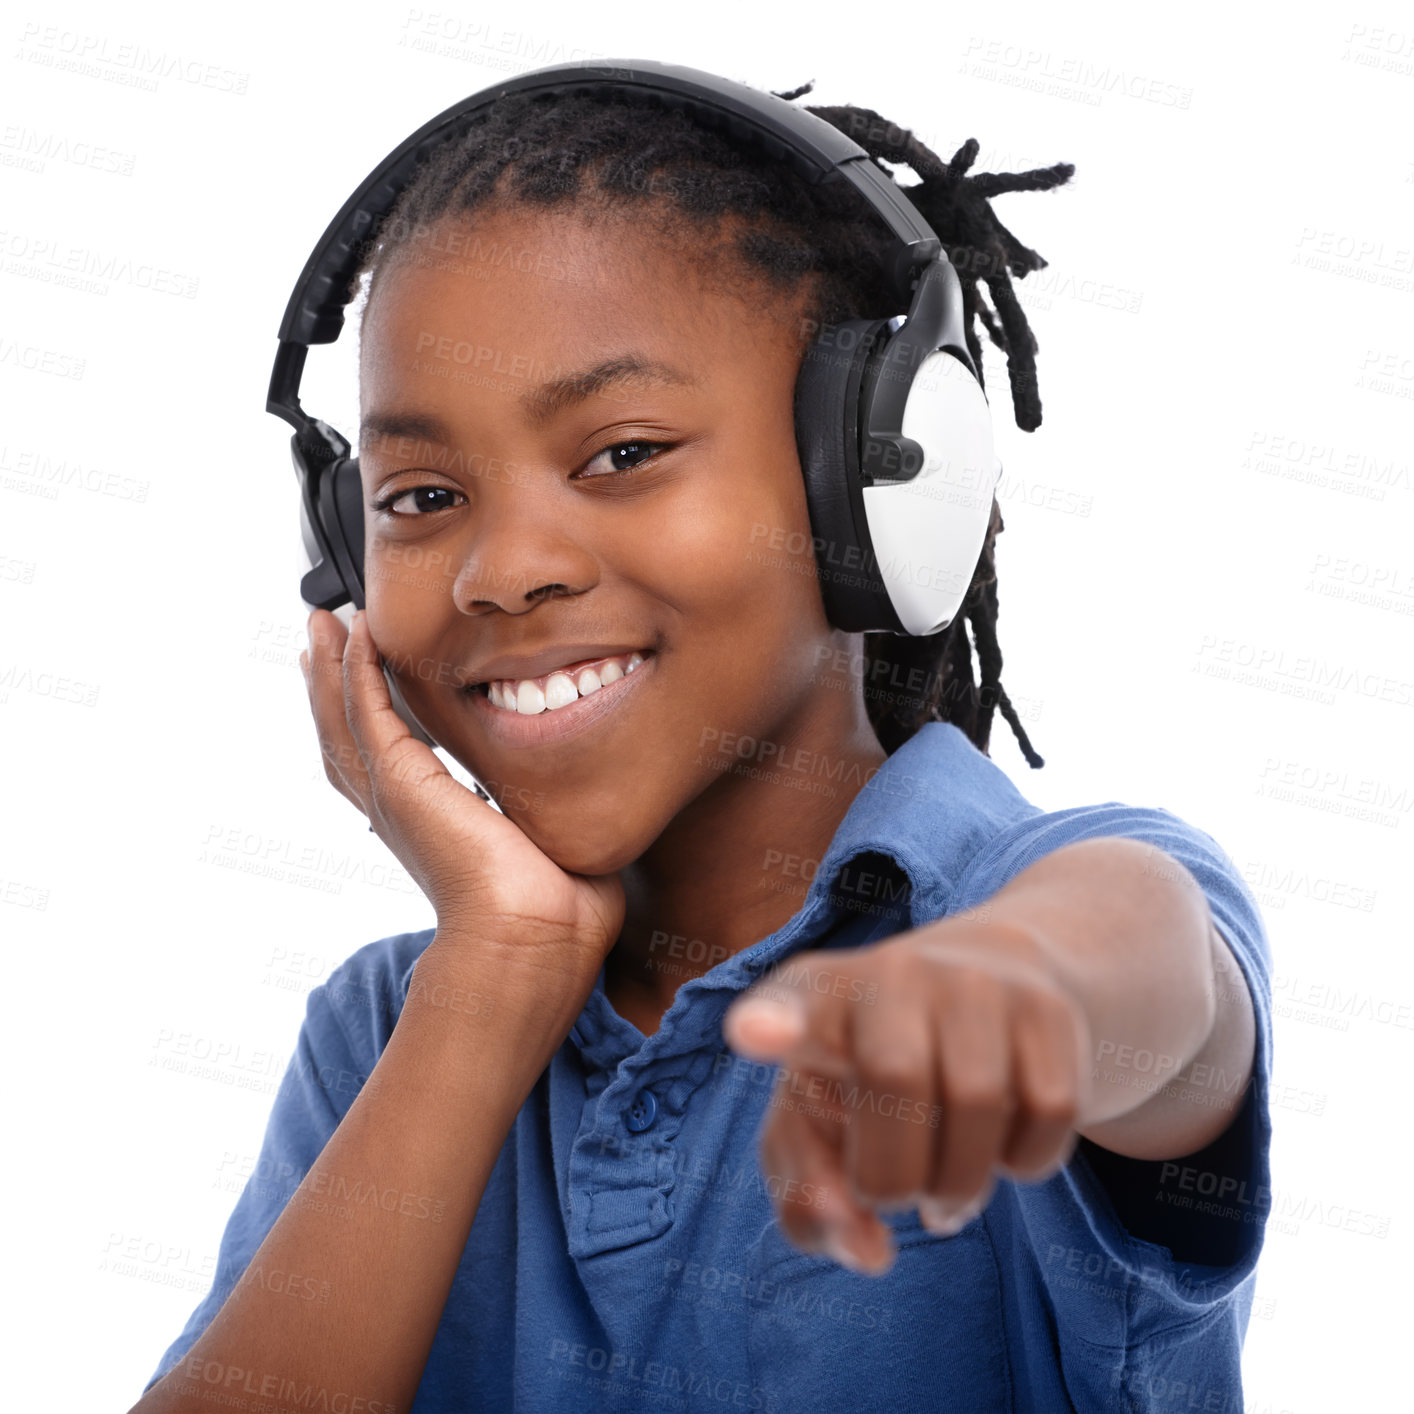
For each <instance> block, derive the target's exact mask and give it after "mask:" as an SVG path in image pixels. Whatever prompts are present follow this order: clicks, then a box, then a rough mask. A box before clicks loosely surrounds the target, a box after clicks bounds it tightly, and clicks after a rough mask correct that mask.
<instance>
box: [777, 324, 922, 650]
mask: <svg viewBox="0 0 1414 1414" xmlns="http://www.w3.org/2000/svg"><path fill="white" fill-rule="evenodd" d="M887 328H888V320H886V319H847V320H843V321H842V322H841V323H839V324H832V325H828V326H826V327H825V328H824V329H822V330H821V331H820V333H819V335H818V336H817V337H816V339H815V340H814V342H813V343H812V344H811V345H810V347H809V348H808V349H807V350H806V352H805V357H804V359H803V360H802V362H801V365H800V372H799V373H798V375H797V376H796V381H795V440H796V450H797V451H798V453H799V455H800V469H801V473H802V475H803V477H804V479H805V501H806V506H807V508H808V510H809V513H810V529H811V533H812V535H813V537H814V542H815V560H816V567H817V570H818V572H819V579H820V593H821V596H822V598H823V600H824V603H825V616H826V618H827V619H828V620H829V621H830V623H831V624H833V625H834V626H835V627H836V628H841V629H844V630H846V631H847V632H859V631H861V630H865V629H876V628H890V629H897V628H898V627H899V625H898V621H897V618H896V617H895V615H894V614H893V610H892V607H891V605H890V603H889V599H888V595H887V593H886V591H885V589H884V585H883V582H882V580H881V579H880V578H879V572H878V566H877V564H876V562H875V558H874V551H873V546H872V544H871V543H870V539H869V526H868V522H867V521H866V519H865V515H864V501H863V497H862V494H861V493H862V486H861V483H860V475H859V388H860V382H861V379H862V377H863V372H864V367H865V365H866V363H867V362H868V358H869V355H870V353H871V352H872V351H873V349H874V347H875V345H876V343H877V342H878V340H879V339H880V337H881V336H882V335H884V334H885V332H886V331H887Z"/></svg>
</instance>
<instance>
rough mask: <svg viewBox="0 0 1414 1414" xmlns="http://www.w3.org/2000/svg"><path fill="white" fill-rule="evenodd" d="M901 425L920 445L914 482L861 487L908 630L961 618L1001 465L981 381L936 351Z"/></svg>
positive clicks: (922, 630) (919, 631) (937, 628)
mask: <svg viewBox="0 0 1414 1414" xmlns="http://www.w3.org/2000/svg"><path fill="white" fill-rule="evenodd" d="M901 430H902V433H903V435H904V436H905V437H911V438H912V439H913V440H914V441H915V442H917V443H918V445H919V446H920V447H922V449H923V455H924V460H923V466H922V468H921V469H920V470H919V472H918V475H917V476H915V477H914V478H913V479H912V480H911V481H883V480H876V482H875V484H874V485H873V486H866V487H865V488H864V489H863V497H864V513H865V515H866V517H867V518H868V522H869V536H870V539H871V540H872V542H873V546H874V556H875V559H876V560H877V561H878V565H879V572H880V575H881V577H882V579H883V581H884V587H885V588H886V589H887V590H888V593H889V598H890V600H892V602H893V606H894V609H895V611H896V612H897V614H898V616H899V621H900V622H901V623H902V624H903V628H904V631H905V632H906V633H909V634H913V635H915V636H918V637H926V636H928V635H929V634H934V633H939V632H941V631H942V630H943V629H945V628H946V627H947V626H948V625H949V624H950V623H951V622H952V621H953V619H954V618H955V617H956V616H957V611H958V609H959V607H960V606H961V604H962V597H963V595H964V594H966V593H967V587H968V585H969V584H970V583H971V582H972V575H973V573H974V571H975V570H976V568H977V560H978V557H979V556H980V555H981V553H982V543H983V541H984V540H985V539H986V537H987V524H988V521H989V520H990V518H991V511H992V498H993V495H994V493H995V490H996V485H997V482H998V481H999V480H1000V478H1001V463H1000V462H999V461H998V460H997V456H996V452H995V450H994V448H993V445H992V418H991V412H990V410H989V409H988V407H987V399H986V396H985V395H984V394H983V392H982V389H981V388H980V387H979V386H978V383H977V380H976V379H975V378H974V377H973V376H972V374H971V373H970V372H969V371H968V370H967V369H966V368H965V367H964V366H963V365H962V364H961V363H960V362H959V361H958V360H957V359H956V358H954V357H953V356H952V355H951V354H950V353H946V352H944V351H943V350H942V349H938V350H936V351H935V352H933V353H930V354H929V355H928V356H927V357H926V358H925V359H924V360H923V362H922V363H921V364H920V365H919V368H918V374H917V376H916V377H915V378H914V380H913V385H912V387H911V388H910V390H909V394H908V402H907V403H906V404H905V406H904V410H903V424H902V428H901Z"/></svg>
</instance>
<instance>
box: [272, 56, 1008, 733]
mask: <svg viewBox="0 0 1414 1414" xmlns="http://www.w3.org/2000/svg"><path fill="white" fill-rule="evenodd" d="M590 89H595V90H608V91H610V92H619V93H625V94H630V95H639V96H641V97H644V98H646V99H648V101H656V102H658V103H660V104H663V105H666V106H668V107H672V108H679V109H683V110H685V111H686V112H687V113H688V114H689V115H690V116H691V117H692V118H693V119H694V121H696V122H699V123H701V124H702V125H703V126H705V127H709V128H713V129H717V130H720V131H722V132H724V133H725V134H726V135H727V136H728V137H729V138H731V139H732V140H734V141H738V142H743V143H750V144H752V145H754V146H755V147H756V148H757V149H758V150H760V151H763V152H764V153H765V154H767V155H768V156H771V157H775V158H778V159H779V160H781V161H782V162H785V163H786V164H787V165H789V166H790V167H791V168H792V170H794V171H795V172H796V173H797V174H798V175H799V176H801V177H803V178H804V179H805V180H806V181H808V182H812V183H815V182H825V181H840V180H844V181H847V182H850V183H851V184H852V185H853V186H854V187H855V188H856V189H857V190H858V191H859V192H860V193H861V194H862V195H863V196H864V198H865V199H866V200H867V201H868V202H869V204H870V205H871V206H872V207H873V208H874V209H875V210H876V211H877V212H878V213H879V216H880V218H881V219H882V220H883V221H884V223H885V224H886V225H887V226H888V229H889V231H890V232H891V234H892V235H893V244H892V246H891V248H890V249H889V251H888V253H887V255H886V257H885V275H886V277H887V280H888V283H889V286H890V288H891V290H892V291H893V294H894V296H895V298H896V299H897V301H898V307H899V310H900V311H902V310H903V309H904V308H905V307H906V309H907V313H906V315H904V317H903V320H902V323H901V324H900V323H899V320H898V316H897V315H895V316H893V317H891V318H885V319H850V320H845V321H844V322H842V323H839V324H834V325H830V326H827V327H826V328H824V329H822V330H820V332H819V334H818V336H817V337H816V339H815V340H814V342H813V343H812V345H811V346H810V348H809V350H808V351H807V353H806V356H805V359H804V362H803V363H802V364H801V368H800V374H799V377H798V379H797V382H796V389H795V426H796V443H797V447H798V450H799V454H800V465H801V469H802V471H803V472H804V475H805V492H806V501H807V504H808V507H809V515H810V527H811V538H812V541H813V544H814V549H815V557H816V564H817V568H818V572H819V579H820V589H821V592H822V595H823V597H824V604H825V611H826V615H827V617H828V619H829V621H830V623H831V624H833V625H834V626H835V627H836V628H839V629H843V630H845V631H846V632H851V633H857V632H861V631H868V630H882V631H887V632H892V633H902V634H909V635H914V636H920V637H926V636H928V635H930V634H934V633H940V632H941V631H942V630H943V629H945V628H947V627H948V625H949V624H950V623H952V621H953V619H954V617H955V616H956V614H957V611H958V609H959V607H960V606H961V603H962V598H963V595H964V594H965V593H966V591H967V588H968V585H969V584H970V583H971V580H972V575H973V572H974V570H975V569H976V566H977V560H978V557H979V556H980V554H981V552H982V544H983V541H984V540H985V538H986V533H987V524H988V521H989V518H990V515H991V508H992V497H993V493H994V488H995V487H996V484H997V482H998V480H999V479H1000V476H1001V463H1000V462H999V461H998V460H997V458H996V455H995V453H994V450H993V446H992V422H991V414H990V411H989V409H988V406H987V399H986V397H985V395H984V393H983V391H982V386H981V383H980V382H979V380H978V378H977V372H976V369H975V368H974V366H973V363H972V359H971V358H970V356H969V354H968V351H967V343H966V339H965V336H964V331H963V308H962V288H961V285H960V284H959V282H958V278H957V272H956V271H955V270H954V269H953V267H952V264H951V263H950V261H949V260H948V257H947V255H946V253H945V252H944V251H943V248H942V242H941V241H940V240H939V239H938V237H937V235H936V234H935V233H934V232H933V230H932V229H931V228H930V227H929V226H928V223H927V222H926V221H924V219H923V218H922V216H921V215H919V213H918V211H917V209H916V208H915V207H914V206H913V204H912V202H910V201H909V200H908V198H907V196H906V195H905V194H904V192H903V190H902V188H900V187H899V186H898V185H897V183H896V182H894V180H893V179H892V177H890V176H889V174H888V172H887V171H885V169H884V168H883V167H881V166H879V165H878V164H877V163H875V162H874V160H873V159H872V158H871V157H870V156H869V155H868V153H866V152H865V151H864V149H863V148H861V147H860V146H859V145H858V144H857V143H855V142H854V141H853V139H851V138H850V137H848V136H847V135H846V134H845V133H843V132H841V131H840V130H839V129H838V128H836V127H834V126H833V125H832V124H830V123H827V122H825V120H824V119H823V118H819V117H817V116H816V115H815V114H814V113H810V112H807V111H806V110H805V109H803V108H796V107H794V106H792V104H791V103H790V102H788V101H787V100H785V99H781V98H777V97H776V96H775V95H774V94H770V93H764V92H761V91H758V90H757V89H754V88H750V87H748V86H747V85H745V84H741V83H736V82H734V81H732V80H730V79H724V78H719V77H718V76H716V75H715V74H709V73H705V72H703V71H701V70H699V69H689V68H685V67H683V66H681V65H677V64H659V63H654V62H652V61H650V60H640V59H634V60H623V61H619V62H615V63H599V62H585V63H574V64H557V65H554V66H553V67H550V68H544V69H535V70H532V71H531V72H529V73H525V74H520V75H518V76H516V77H515V78H512V79H508V80H506V81H505V82H504V83H498V84H495V85H493V86H492V87H490V88H487V89H483V90H482V91H481V92H479V93H475V94H473V95H472V96H471V97H470V98H467V99H464V100H463V101H462V102H460V103H457V104H454V105H453V106H452V107H451V108H448V109H447V110H446V111H445V112H444V113H441V114H439V115H438V116H437V117H435V118H433V119H432V120H431V122H429V123H425V124H424V125H423V126H422V127H420V128H419V129H418V130H417V131H416V132H415V133H413V134H412V136H411V137H409V138H408V139H407V141H405V142H403V143H402V144H400V145H399V146H398V147H397V148H395V149H394V151H392V152H391V153H389V155H388V156H387V157H386V158H385V159H384V160H383V161H382V162H381V163H380V164H379V165H378V167H377V168H376V169H375V170H374V171H373V172H372V173H371V174H370V175H369V176H368V177H367V178H366V179H365V180H364V181H363V183H362V184H361V185H360V186H359V188H358V190H357V191H355V192H354V194H353V195H352V196H351V197H349V199H348V200H347V201H346V202H345V203H344V206H343V209H342V210H341V211H340V212H339V214H338V215H337V216H335V217H334V219H333V220H332V221H331V222H330V223H329V227H328V229H327V230H326V231H325V232H324V234H323V236H322V237H321V238H320V240H319V243H318V245H316V246H315V248H314V251H313V253H312V254H311V255H310V257H309V259H308V261H306V262H305V267H304V270H303V271H302V272H301V274H300V277H299V280H298V281H297V282H296V284H295V288H294V293H293V294H292V295H291V296H290V302H289V304H288V306H287V307H286V309H285V317H284V320H283V321H282V322H281V325H280V336H279V337H280V347H279V349H278V350H277V352H276V354H275V367H274V370H273V372H272V373H271V377H270V394H269V397H268V399H267V401H266V405H265V406H266V410H267V411H269V412H272V413H274V414H275V415H276V416H278V417H282V418H284V419H285V421H286V422H288V423H290V424H291V425H292V426H293V427H294V429H295V434H294V436H293V437H292V438H291V439H290V444H291V447H292V450H293V453H294V463H295V470H296V472H297V473H298V475H299V480H300V487H301V502H300V531H301V541H302V545H303V553H304V562H305V570H304V572H303V574H302V577H301V579H300V595H301V597H302V598H303V600H304V602H305V605H306V607H307V609H314V608H321V609H328V610H331V611H334V612H338V611H339V610H341V609H342V610H343V613H341V614H340V617H341V618H343V619H344V620H345V622H348V621H349V620H351V618H352V614H353V610H354V609H355V608H359V609H361V608H363V607H364V574H363V570H364V566H363V548H364V542H363V486H362V483H361V481H360V478H359V468H358V460H357V458H356V457H352V456H351V455H350V453H351V451H352V449H351V447H350V445H349V442H348V440H347V439H346V438H345V437H343V436H342V435H341V434H340V433H339V432H337V431H336V430H335V429H334V428H333V427H331V426H329V424H328V423H326V422H323V421H321V420H320V419H319V418H317V417H311V416H310V415H309V414H308V413H306V412H305V411H304V410H303V409H302V408H301V407H300V404H299V385H300V377H301V374H302V373H303V371H304V362H305V355H306V354H307V353H308V352H309V346H310V345H311V344H327V343H332V342H333V341H334V340H335V339H337V338H338V336H339V331H340V329H342V327H343V324H344V307H345V305H346V304H347V302H348V300H349V299H350V298H351V297H352V293H353V292H352V291H351V290H350V289H349V285H350V281H351V280H352V278H353V274H354V271H355V270H357V269H358V267H359V265H360V263H361V260H362V256H363V252H364V250H365V249H366V247H367V243H368V241H369V240H370V239H373V238H376V236H377V232H378V227H379V225H380V224H381V222H382V220H383V218H384V217H385V216H387V214H388V213H389V211H390V210H391V209H392V207H393V204H394V202H395V201H396V200H397V197H398V194H399V193H400V191H401V190H402V188H403V187H404V186H405V185H406V183H407V182H408V180H409V179H410V178H411V176H412V174H413V171H414V169H415V168H416V166H417V165H418V163H419V162H420V161H421V159H422V158H424V157H425V156H426V155H427V154H428V153H429V152H430V151H431V150H432V149H433V148H435V147H437V146H439V145H440V144H441V143H442V142H443V141H444V140H446V139H448V138H451V137H453V136H454V135H458V134H460V133H462V132H464V131H465V129H466V127H467V125H468V123H469V121H470V120H471V119H472V118H473V117H474V116H475V115H476V114H477V112H478V111H479V110H480V109H482V108H484V107H486V106H487V105H488V104H490V103H492V102H494V101H495V100H496V99H498V98H500V97H501V96H502V95H503V94H507V93H524V92H532V91H533V92H552V93H574V92H583V91H585V90H590ZM384 676H385V677H386V678H387V680H388V689H389V693H390V695H391V698H392V702H393V705H394V707H395V708H396V709H397V711H398V714H399V716H401V717H402V718H403V720H404V721H406V722H407V724H408V726H409V727H410V728H411V729H412V731H413V732H414V734H415V735H416V736H417V737H418V738H419V739H420V740H422V741H425V742H427V743H428V744H429V745H432V746H435V745H437V744H438V743H436V742H434V741H433V740H432V738H431V737H430V736H429V735H428V734H427V732H426V731H425V729H424V728H423V727H422V726H421V724H420V723H419V722H418V721H417V719H416V718H415V717H414V716H413V714H412V712H411V711H410V710H409V708H408V706H407V704H406V702H405V701H404V700H403V697H402V694H401V693H400V692H399V691H398V688H397V684H396V683H395V682H394V681H393V678H392V675H391V674H390V673H389V672H388V670H387V667H386V665H385V667H384Z"/></svg>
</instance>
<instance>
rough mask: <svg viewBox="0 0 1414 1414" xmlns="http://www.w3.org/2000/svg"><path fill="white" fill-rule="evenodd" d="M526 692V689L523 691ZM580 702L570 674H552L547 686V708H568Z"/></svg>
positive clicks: (545, 699)
mask: <svg viewBox="0 0 1414 1414" xmlns="http://www.w3.org/2000/svg"><path fill="white" fill-rule="evenodd" d="M522 691H524V689H522ZM578 700H579V692H578V691H577V690H576V688H575V685H574V683H573V681H572V680H571V678H570V675H569V674H568V673H551V674H550V678H549V681H547V682H546V684H545V698H544V701H545V706H546V708H547V709H548V710H553V709H554V708H556V707H568V706H569V705H570V703H571V702H577V701H578Z"/></svg>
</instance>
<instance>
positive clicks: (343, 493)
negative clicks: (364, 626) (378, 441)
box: [321, 457, 365, 609]
mask: <svg viewBox="0 0 1414 1414" xmlns="http://www.w3.org/2000/svg"><path fill="white" fill-rule="evenodd" d="M327 475H328V478H329V483H328V484H329V489H330V496H329V500H330V501H331V502H332V510H333V520H334V522H335V524H336V525H337V529H338V534H337V535H334V534H332V533H331V534H330V536H329V543H330V546H331V548H332V549H333V550H334V553H335V556H336V557H337V558H338V561H339V576H340V578H341V579H342V580H343V581H344V585H345V587H346V588H347V589H348V591H349V598H350V599H352V600H353V602H354V606H355V607H356V608H359V609H362V608H364V607H365V600H364V582H363V478H362V477H361V476H360V475H359V470H358V458H357V457H353V458H351V459H349V460H347V461H339V462H335V463H334V465H333V466H332V467H330V468H329V471H328V473H327ZM321 499H323V498H321ZM324 512H325V514H324V523H325V528H326V529H328V530H330V531H331V532H332V531H333V530H334V528H335V526H334V525H331V524H330V520H331V517H330V515H329V507H328V506H327V505H326V506H325V508H324Z"/></svg>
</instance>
